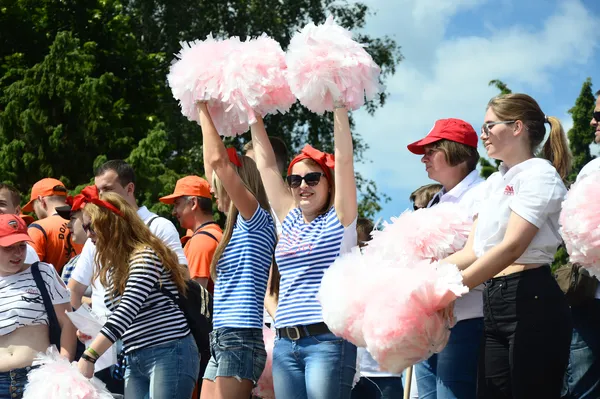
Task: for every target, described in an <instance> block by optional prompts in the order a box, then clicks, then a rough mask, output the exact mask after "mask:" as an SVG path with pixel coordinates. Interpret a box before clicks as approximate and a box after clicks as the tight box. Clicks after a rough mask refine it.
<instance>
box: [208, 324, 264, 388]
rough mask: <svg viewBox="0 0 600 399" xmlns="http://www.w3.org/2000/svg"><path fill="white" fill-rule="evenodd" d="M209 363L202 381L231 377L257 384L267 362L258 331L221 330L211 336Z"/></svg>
mask: <svg viewBox="0 0 600 399" xmlns="http://www.w3.org/2000/svg"><path fill="white" fill-rule="evenodd" d="M210 354H211V357H210V360H209V361H208V366H207V367H206V371H205V372H204V379H206V380H211V381H214V380H215V379H216V378H217V377H234V378H237V379H239V380H242V379H244V380H250V381H252V382H253V383H255V384H256V382H257V381H258V379H259V378H260V375H261V374H262V372H263V370H264V368H265V363H266V362H267V351H266V350H265V343H264V341H263V333H262V330H261V329H260V328H229V327H223V328H219V329H216V330H214V331H213V332H212V333H211V334H210Z"/></svg>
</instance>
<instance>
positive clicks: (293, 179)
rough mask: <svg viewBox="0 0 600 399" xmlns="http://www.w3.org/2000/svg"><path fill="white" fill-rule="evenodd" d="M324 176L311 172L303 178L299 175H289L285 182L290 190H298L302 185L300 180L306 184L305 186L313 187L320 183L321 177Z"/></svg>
mask: <svg viewBox="0 0 600 399" xmlns="http://www.w3.org/2000/svg"><path fill="white" fill-rule="evenodd" d="M322 176H325V174H324V173H322V172H311V173H307V174H305V175H304V176H300V175H289V176H288V177H287V178H286V180H287V183H288V185H289V186H290V187H291V188H298V187H300V185H301V184H302V180H304V181H305V182H306V185H307V186H310V187H314V186H316V185H317V184H319V182H320V181H321V177H322Z"/></svg>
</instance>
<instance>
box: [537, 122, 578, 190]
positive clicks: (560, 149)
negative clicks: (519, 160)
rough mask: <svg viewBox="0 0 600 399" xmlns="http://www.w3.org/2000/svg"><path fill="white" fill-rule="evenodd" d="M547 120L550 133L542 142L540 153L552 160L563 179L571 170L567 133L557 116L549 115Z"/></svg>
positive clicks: (571, 158)
mask: <svg viewBox="0 0 600 399" xmlns="http://www.w3.org/2000/svg"><path fill="white" fill-rule="evenodd" d="M547 120H548V123H549V124H550V135H549V136H548V140H546V143H545V144H544V148H543V150H542V154H543V155H544V158H546V159H547V160H549V161H550V162H552V164H553V165H554V167H555V168H556V171H557V172H558V174H559V175H560V177H561V178H562V179H563V180H565V179H566V178H567V176H568V175H569V173H570V172H571V163H572V160H573V157H572V155H571V151H570V149H569V143H568V141H567V135H566V134H565V130H564V129H563V127H562V124H561V123H560V120H558V118H556V117H554V116H549V117H547Z"/></svg>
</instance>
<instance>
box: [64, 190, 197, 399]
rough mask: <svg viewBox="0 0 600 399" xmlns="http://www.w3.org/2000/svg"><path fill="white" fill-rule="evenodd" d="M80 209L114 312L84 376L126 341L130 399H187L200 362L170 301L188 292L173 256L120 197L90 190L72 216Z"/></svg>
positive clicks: (86, 357) (82, 363)
mask: <svg viewBox="0 0 600 399" xmlns="http://www.w3.org/2000/svg"><path fill="white" fill-rule="evenodd" d="M80 209H83V229H84V230H85V231H86V232H87V235H88V237H89V238H90V239H91V240H92V241H93V242H94V243H95V244H96V249H97V254H96V261H97V263H98V265H101V266H100V269H99V270H98V271H97V272H96V273H97V275H98V276H99V278H100V282H101V283H102V285H103V286H104V287H108V289H107V293H106V296H105V302H106V304H107V307H108V309H109V310H111V311H112V314H111V315H110V316H109V318H108V320H107V321H106V323H105V324H104V327H103V328H102V330H101V331H100V333H99V334H98V335H97V336H96V337H95V338H94V339H93V341H92V343H91V344H90V346H89V347H88V348H87V349H86V351H85V352H84V353H83V355H82V356H81V359H80V360H79V364H78V365H79V370H80V371H81V372H82V374H83V375H85V376H86V377H91V376H92V375H93V373H94V363H95V362H96V360H97V359H98V358H99V357H100V356H101V355H102V354H103V353H104V352H106V351H107V350H108V349H109V348H110V347H111V346H112V345H113V344H114V343H115V342H116V341H117V340H119V339H122V341H123V347H124V350H125V355H126V358H127V368H126V370H125V397H130V398H144V397H156V398H165V397H171V396H174V397H178V398H189V397H190V396H191V395H192V391H193V390H194V386H195V384H196V380H197V378H198V372H199V368H200V360H199V356H198V348H197V346H196V342H195V340H194V338H193V337H192V335H191V334H190V329H189V326H188V323H187V320H186V318H185V315H184V314H183V312H182V311H181V310H180V308H179V306H178V304H177V303H175V302H174V301H173V299H172V298H173V297H175V298H177V297H179V296H180V295H185V294H186V284H185V272H184V270H183V269H182V267H181V266H180V265H179V262H178V261H177V257H176V255H175V253H174V252H173V251H172V250H171V249H169V248H168V247H167V246H166V245H165V244H164V243H163V242H162V240H160V239H158V238H157V237H156V236H154V235H153V234H152V233H151V232H150V230H149V229H148V227H147V226H146V224H145V223H144V222H143V221H142V219H140V217H139V216H138V215H137V212H136V210H135V209H133V207H132V206H131V205H129V204H128V203H127V201H126V200H125V199H124V198H123V197H121V196H120V195H117V194H114V193H110V192H107V193H104V194H102V197H101V198H100V197H99V196H98V189H97V188H96V186H89V187H86V188H85V189H83V191H82V194H81V195H78V196H77V197H75V198H74V200H73V206H72V210H73V211H77V210H80ZM166 291H168V293H167V292H166Z"/></svg>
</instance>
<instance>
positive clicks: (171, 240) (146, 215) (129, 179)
mask: <svg viewBox="0 0 600 399" xmlns="http://www.w3.org/2000/svg"><path fill="white" fill-rule="evenodd" d="M94 183H95V184H96V186H97V187H98V190H99V191H100V194H102V193H103V192H114V193H116V194H119V195H121V196H122V197H123V198H125V199H126V200H127V202H128V203H129V204H130V205H131V206H132V207H134V208H135V209H137V213H138V215H139V217H140V218H141V219H142V220H143V221H144V223H146V225H148V227H149V229H150V231H151V232H152V233H153V234H154V235H155V236H157V237H158V238H160V239H161V240H162V241H163V242H164V243H165V244H166V245H167V247H169V248H171V249H172V250H173V252H175V254H176V255H177V258H178V259H179V263H180V264H182V265H185V266H186V268H187V260H186V258H185V255H184V253H183V248H182V247H181V242H180V240H179V233H178V232H177V229H176V228H175V226H174V225H173V223H171V222H170V221H169V220H167V219H165V218H162V217H159V216H158V215H156V214H154V213H152V212H150V211H149V210H148V208H146V207H145V206H143V207H141V208H140V207H138V205H137V201H136V199H135V173H134V171H133V168H132V167H131V166H130V165H129V164H127V163H126V162H125V161H121V160H112V161H108V162H106V163H105V164H104V165H102V166H100V168H98V170H97V171H96V175H95V178H94ZM95 256H96V246H95V245H94V244H93V243H92V241H91V240H89V239H88V240H87V241H86V243H85V245H84V247H83V250H82V251H81V255H80V256H79V259H78V260H77V265H76V266H75V269H74V270H73V272H72V274H71V279H70V280H69V285H68V286H69V289H70V290H71V304H72V305H73V307H74V308H76V309H77V308H79V306H81V300H82V297H83V294H84V293H85V290H86V289H87V288H88V286H90V285H91V286H92V308H93V310H94V313H96V314H97V315H98V316H100V317H101V318H103V319H105V318H107V317H108V316H109V314H110V312H109V311H108V308H107V307H106V304H105V303H104V294H105V292H106V289H105V287H103V286H102V285H101V284H100V280H99V279H98V278H97V279H96V280H94V281H92V278H93V276H94V271H95V267H96V265H95V262H94V259H95ZM115 346H116V345H113V350H112V351H107V352H106V353H105V354H104V355H103V356H102V357H101V358H100V359H98V361H97V362H96V368H95V371H96V376H97V377H99V378H100V379H101V380H102V381H104V382H105V383H106V384H107V386H108V387H109V390H110V391H111V392H112V393H122V386H121V385H122V384H119V383H117V382H116V381H114V380H113V379H112V378H111V375H110V366H112V365H113V364H115V363H116V348H115ZM99 372H100V374H99Z"/></svg>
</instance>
